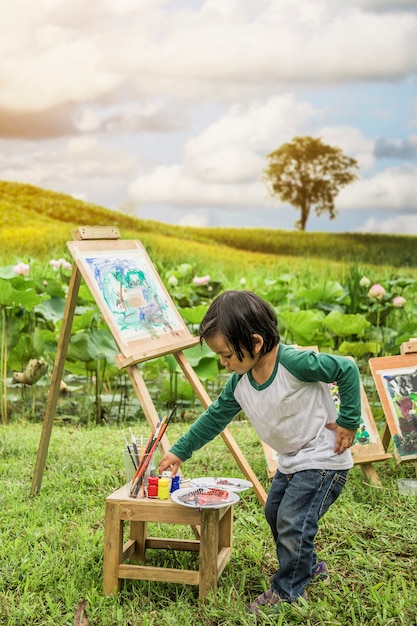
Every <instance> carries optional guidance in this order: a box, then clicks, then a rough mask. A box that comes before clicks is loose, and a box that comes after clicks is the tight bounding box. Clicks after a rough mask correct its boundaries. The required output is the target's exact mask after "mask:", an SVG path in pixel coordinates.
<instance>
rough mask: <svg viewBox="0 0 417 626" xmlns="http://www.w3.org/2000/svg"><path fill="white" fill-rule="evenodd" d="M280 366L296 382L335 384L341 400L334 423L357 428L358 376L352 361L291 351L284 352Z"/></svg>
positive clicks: (358, 407) (327, 355)
mask: <svg viewBox="0 0 417 626" xmlns="http://www.w3.org/2000/svg"><path fill="white" fill-rule="evenodd" d="M294 352H295V353H296V354H294ZM281 362H282V363H283V364H284V366H285V367H286V368H287V369H288V370H289V371H290V372H291V373H292V374H293V375H294V376H296V377H297V378H299V380H304V381H306V382H316V381H321V382H324V383H336V384H337V386H338V388H339V397H340V409H339V417H338V418H337V420H336V423H337V424H339V426H342V428H348V429H349V430H356V429H357V428H358V427H359V425H360V423H361V421H362V417H361V416H362V408H361V390H360V376H359V370H358V367H357V365H356V363H355V362H354V361H353V360H352V359H349V358H348V357H343V356H338V355H334V354H325V353H323V352H320V353H317V352H314V351H308V350H295V351H294V349H291V352H290V351H289V350H288V349H287V350H286V351H284V353H283V358H282V359H281Z"/></svg>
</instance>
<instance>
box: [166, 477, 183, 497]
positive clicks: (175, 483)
mask: <svg viewBox="0 0 417 626" xmlns="http://www.w3.org/2000/svg"><path fill="white" fill-rule="evenodd" d="M179 488H180V477H179V476H174V478H171V489H170V490H169V493H172V492H173V491H177V489H179Z"/></svg>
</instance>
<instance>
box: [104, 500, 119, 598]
mask: <svg viewBox="0 0 417 626" xmlns="http://www.w3.org/2000/svg"><path fill="white" fill-rule="evenodd" d="M122 551H123V521H122V520H121V519H120V515H119V505H118V504H117V503H112V502H109V501H106V513H105V519H104V566H103V587H104V593H105V595H112V594H114V593H118V592H119V591H120V588H121V580H120V579H119V565H120V563H121V561H122Z"/></svg>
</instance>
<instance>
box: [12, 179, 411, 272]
mask: <svg viewBox="0 0 417 626" xmlns="http://www.w3.org/2000/svg"><path fill="white" fill-rule="evenodd" d="M0 223H1V232H0V250H1V252H0V259H3V262H4V261H5V259H6V258H7V260H8V263H10V262H15V261H17V260H22V259H23V260H25V259H29V258H51V257H52V256H54V255H60V256H62V254H63V253H64V252H65V250H66V246H65V242H66V241H68V240H69V239H71V231H72V230H73V229H75V228H77V227H79V226H83V225H108V226H114V227H117V228H118V229H119V231H120V233H121V236H122V238H124V239H140V240H141V241H142V242H143V243H144V245H145V246H146V247H147V248H148V250H149V251H152V250H153V251H154V252H155V253H156V254H157V258H158V259H160V260H161V262H163V261H164V260H167V259H171V258H172V257H174V258H175V259H176V260H177V261H178V262H181V260H182V262H187V261H188V262H199V264H201V265H202V266H204V263H207V262H209V261H210V263H215V262H216V261H218V262H219V263H220V262H221V263H223V264H224V262H225V260H226V261H229V260H230V262H232V261H233V260H235V261H236V262H237V263H240V262H243V263H244V264H245V265H246V264H248V263H253V262H255V261H256V263H257V264H259V265H264V264H268V263H270V262H271V257H273V258H276V257H279V258H280V259H282V258H283V257H291V258H293V259H294V260H295V259H297V261H298V262H299V263H303V264H304V266H305V261H306V260H311V261H317V262H320V261H321V262H325V261H326V260H331V261H333V262H336V263H339V262H340V263H355V264H361V265H376V266H381V265H386V266H390V267H409V268H415V267H417V255H416V253H415V251H416V245H417V237H415V236H406V235H374V234H359V233H321V232H311V233H309V232H299V231H285V230H274V229H260V228H259V229H249V228H195V227H184V226H177V225H172V224H164V223H162V222H154V221H150V220H142V219H139V218H135V217H132V216H130V215H126V214H123V213H120V212H116V211H111V210H109V209H106V208H104V207H100V206H97V205H94V204H91V203H87V202H83V201H81V200H76V199H74V198H73V197H72V196H68V195H65V194H61V193H56V192H53V191H47V190H45V189H42V188H39V187H35V186H32V185H25V184H20V183H12V182H5V181H0ZM253 255H255V257H254V256H253Z"/></svg>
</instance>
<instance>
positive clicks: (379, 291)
mask: <svg viewBox="0 0 417 626" xmlns="http://www.w3.org/2000/svg"><path fill="white" fill-rule="evenodd" d="M385 293H386V292H385V289H384V288H383V286H382V285H380V284H379V283H375V285H372V287H371V288H370V290H369V291H368V298H372V299H376V300H381V299H382V298H383V297H384V296H385Z"/></svg>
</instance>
